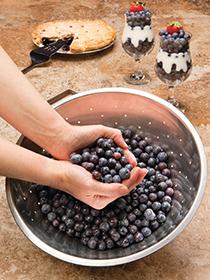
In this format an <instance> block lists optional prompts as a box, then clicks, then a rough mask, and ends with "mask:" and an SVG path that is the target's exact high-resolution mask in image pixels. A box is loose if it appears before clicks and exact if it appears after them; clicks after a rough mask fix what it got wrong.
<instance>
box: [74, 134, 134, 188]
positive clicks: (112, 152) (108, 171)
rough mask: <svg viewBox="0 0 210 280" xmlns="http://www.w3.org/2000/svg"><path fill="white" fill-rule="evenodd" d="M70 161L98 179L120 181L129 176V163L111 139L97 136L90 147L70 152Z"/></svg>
mask: <svg viewBox="0 0 210 280" xmlns="http://www.w3.org/2000/svg"><path fill="white" fill-rule="evenodd" d="M70 159H71V162H72V163H74V164H79V165H81V166H82V167H84V168H85V169H86V170H88V171H90V172H91V173H92V175H93V178H95V179H96V180H98V181H101V182H104V183H121V182H122V181H123V180H125V179H128V178H129V177H130V171H131V170H132V166H131V164H129V162H128V160H127V159H126V157H125V156H124V152H123V149H121V148H120V147H118V146H117V145H116V144H115V143H114V141H113V140H112V139H106V138H99V139H98V141H97V142H96V143H95V144H94V145H93V146H92V147H91V148H85V149H83V150H81V151H80V152H79V153H76V154H72V155H71V157H70Z"/></svg>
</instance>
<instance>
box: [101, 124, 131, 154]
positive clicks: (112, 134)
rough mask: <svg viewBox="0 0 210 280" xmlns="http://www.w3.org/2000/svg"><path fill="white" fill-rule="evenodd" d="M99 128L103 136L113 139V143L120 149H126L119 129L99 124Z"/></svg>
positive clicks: (126, 146)
mask: <svg viewBox="0 0 210 280" xmlns="http://www.w3.org/2000/svg"><path fill="white" fill-rule="evenodd" d="M100 130H101V132H102V135H103V137H105V138H112V139H113V140H114V141H115V143H116V144H117V145H118V146H120V147H121V148H122V149H128V145H127V144H126V143H125V141H124V139H123V137H122V133H121V131H120V130H119V129H115V128H111V127H107V126H103V125H100Z"/></svg>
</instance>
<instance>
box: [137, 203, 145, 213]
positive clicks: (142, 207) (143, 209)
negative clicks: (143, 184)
mask: <svg viewBox="0 0 210 280" xmlns="http://www.w3.org/2000/svg"><path fill="white" fill-rule="evenodd" d="M146 209H147V205H146V204H145V203H141V204H139V210H140V211H141V212H144V211H145V210H146Z"/></svg>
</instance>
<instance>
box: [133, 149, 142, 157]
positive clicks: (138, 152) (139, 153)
mask: <svg viewBox="0 0 210 280" xmlns="http://www.w3.org/2000/svg"><path fill="white" fill-rule="evenodd" d="M141 153H142V150H141V149H140V148H136V149H135V150H133V154H134V156H135V157H137V158H138V157H139V156H140V155H141Z"/></svg>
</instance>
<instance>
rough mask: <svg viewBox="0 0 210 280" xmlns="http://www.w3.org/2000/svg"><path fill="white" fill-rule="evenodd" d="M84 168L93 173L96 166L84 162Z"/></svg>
mask: <svg viewBox="0 0 210 280" xmlns="http://www.w3.org/2000/svg"><path fill="white" fill-rule="evenodd" d="M82 167H84V168H85V169H86V170H88V171H90V172H91V171H93V169H94V164H93V163H92V162H83V163H82Z"/></svg>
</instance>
